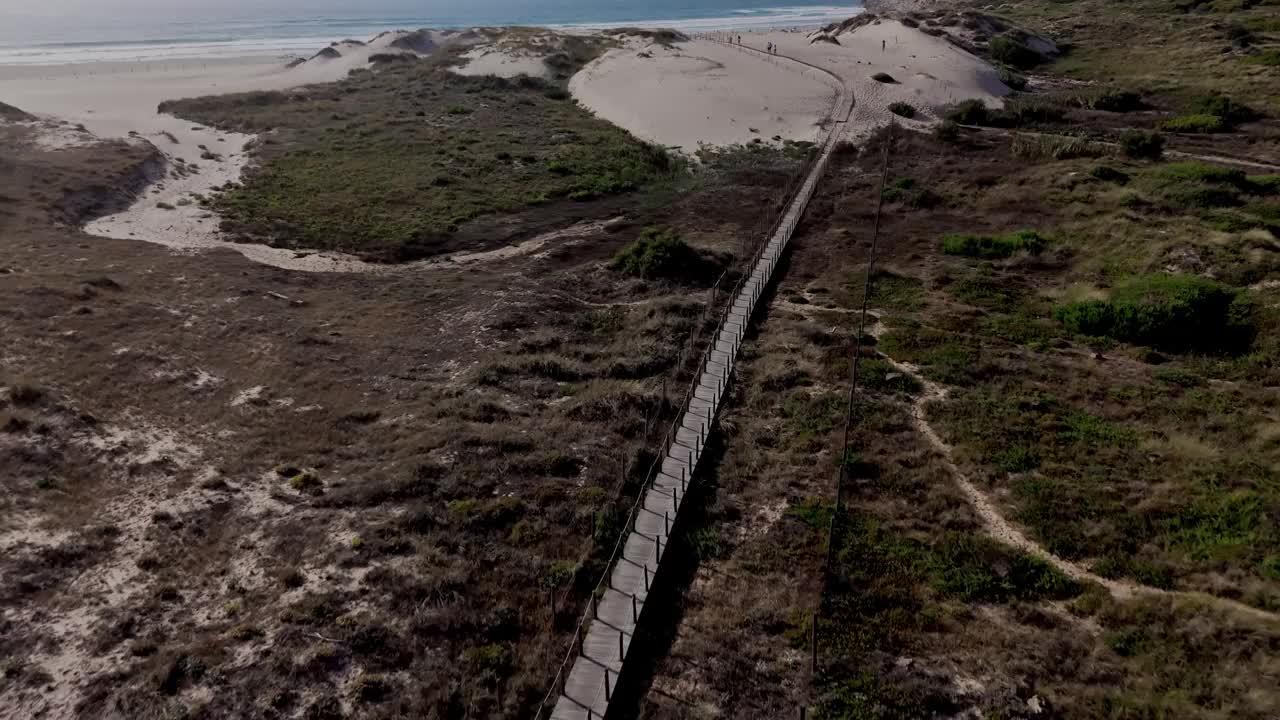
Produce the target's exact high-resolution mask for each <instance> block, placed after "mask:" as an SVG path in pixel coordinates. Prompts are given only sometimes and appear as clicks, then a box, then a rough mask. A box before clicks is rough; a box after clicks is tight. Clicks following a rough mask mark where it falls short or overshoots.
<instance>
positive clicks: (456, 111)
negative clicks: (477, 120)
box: [445, 105, 471, 115]
mask: <svg viewBox="0 0 1280 720" xmlns="http://www.w3.org/2000/svg"><path fill="white" fill-rule="evenodd" d="M445 112H447V113H449V114H450V115H470V114H471V108H468V107H463V106H462V105H450V106H449V107H448V109H447V110H445Z"/></svg>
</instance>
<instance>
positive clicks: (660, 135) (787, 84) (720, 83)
mask: <svg viewBox="0 0 1280 720" xmlns="http://www.w3.org/2000/svg"><path fill="white" fill-rule="evenodd" d="M646 55H647V56H649V57H645V56H646ZM569 89H570V91H571V92H572V93H573V95H574V97H576V98H577V99H578V101H579V102H581V103H582V104H583V105H584V106H586V107H587V108H589V109H590V110H592V111H594V112H595V113H596V114H597V115H599V116H600V117H602V118H604V119H606V120H608V121H610V122H612V123H614V124H615V125H618V126H620V127H623V128H626V129H627V130H629V131H631V133H632V134H634V135H636V136H637V137H640V138H644V139H646V140H650V141H652V142H656V143H660V144H663V145H669V146H678V147H680V148H683V149H684V150H686V151H690V152H691V151H694V150H696V149H697V147H698V144H699V143H707V144H710V145H729V144H734V143H746V142H751V141H752V140H754V139H756V138H760V139H762V140H766V141H768V140H770V139H771V138H772V137H774V136H775V135H777V136H781V137H782V138H785V139H789V140H808V141H813V140H815V139H816V138H817V137H818V130H819V128H818V125H817V123H818V121H819V120H820V119H821V118H822V117H823V116H824V115H825V114H826V113H827V111H828V109H829V108H830V107H831V105H832V103H833V101H834V99H835V88H834V87H833V86H832V84H831V82H830V81H828V80H827V79H825V78H823V77H822V76H821V75H820V74H819V73H817V72H814V71H812V70H809V71H807V72H806V71H804V70H803V68H802V67H800V66H798V65H796V64H795V63H785V62H783V61H781V60H775V59H770V58H766V57H764V56H760V55H754V54H748V53H746V52H743V51H741V50H737V49H734V48H730V47H726V46H724V45H721V44H719V43H713V42H710V41H706V40H691V41H689V42H685V43H680V44H679V45H678V46H676V47H675V48H674V49H666V48H663V47H662V46H659V45H643V44H639V43H629V44H628V46H627V47H623V48H619V49H616V50H610V51H609V52H607V53H605V54H604V55H603V56H601V57H600V58H598V59H597V60H595V61H594V62H592V63H591V64H590V65H588V66H587V67H586V68H584V69H583V70H582V72H580V73H578V74H577V75H575V76H574V77H573V79H572V80H571V81H570V83H569Z"/></svg>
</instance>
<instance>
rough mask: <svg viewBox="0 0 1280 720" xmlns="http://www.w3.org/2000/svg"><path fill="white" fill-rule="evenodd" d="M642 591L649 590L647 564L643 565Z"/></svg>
mask: <svg viewBox="0 0 1280 720" xmlns="http://www.w3.org/2000/svg"><path fill="white" fill-rule="evenodd" d="M644 591H645V592H649V565H648V564H647V563H646V564H645V566H644Z"/></svg>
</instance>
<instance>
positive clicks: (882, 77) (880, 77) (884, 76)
mask: <svg viewBox="0 0 1280 720" xmlns="http://www.w3.org/2000/svg"><path fill="white" fill-rule="evenodd" d="M871 79H872V80H875V81H876V82H881V83H885V84H886V85H892V84H894V83H896V82H898V81H897V80H894V79H893V76H892V75H890V74H889V73H883V72H878V73H876V74H874V75H872V76H871Z"/></svg>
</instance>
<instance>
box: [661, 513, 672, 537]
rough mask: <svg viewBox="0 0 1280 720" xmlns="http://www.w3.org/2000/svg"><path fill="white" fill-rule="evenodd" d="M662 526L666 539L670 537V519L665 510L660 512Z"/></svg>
mask: <svg viewBox="0 0 1280 720" xmlns="http://www.w3.org/2000/svg"><path fill="white" fill-rule="evenodd" d="M662 526H663V527H664V528H666V531H667V537H671V517H670V516H669V515H668V514H667V511H666V510H663V511H662Z"/></svg>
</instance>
